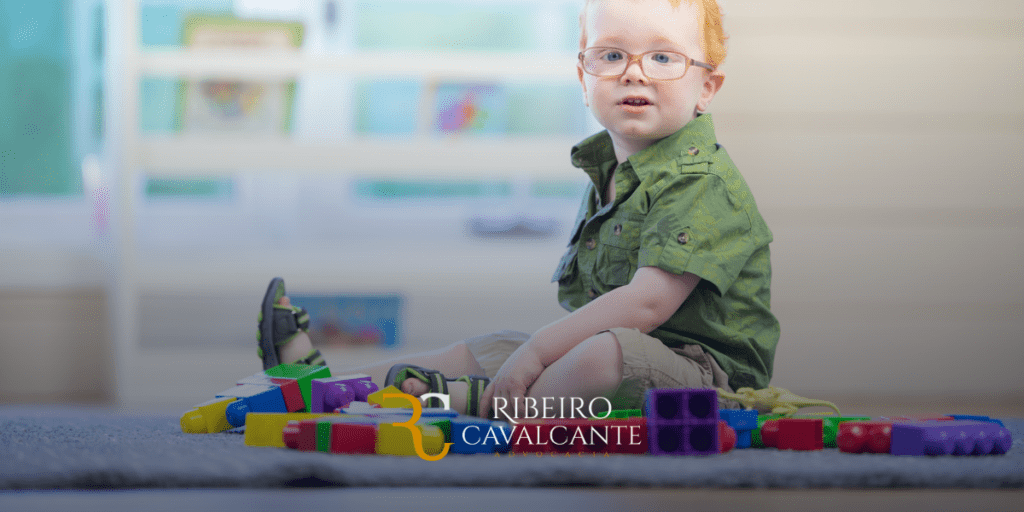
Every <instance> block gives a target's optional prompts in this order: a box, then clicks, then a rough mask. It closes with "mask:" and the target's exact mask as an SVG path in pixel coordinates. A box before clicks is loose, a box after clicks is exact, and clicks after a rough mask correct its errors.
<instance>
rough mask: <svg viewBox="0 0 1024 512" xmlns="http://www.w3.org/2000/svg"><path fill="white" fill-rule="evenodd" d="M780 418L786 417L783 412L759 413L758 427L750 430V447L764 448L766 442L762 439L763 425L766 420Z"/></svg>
mask: <svg viewBox="0 0 1024 512" xmlns="http://www.w3.org/2000/svg"><path fill="white" fill-rule="evenodd" d="M779 418H785V415H783V414H758V415H757V428H755V429H754V430H751V431H750V447H751V448H764V442H762V441H761V427H762V426H764V422H766V421H768V420H777V419H779Z"/></svg>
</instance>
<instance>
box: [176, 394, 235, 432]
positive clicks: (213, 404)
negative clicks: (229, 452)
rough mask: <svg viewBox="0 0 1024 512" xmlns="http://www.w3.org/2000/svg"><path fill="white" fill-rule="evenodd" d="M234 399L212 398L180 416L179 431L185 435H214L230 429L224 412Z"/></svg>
mask: <svg viewBox="0 0 1024 512" xmlns="http://www.w3.org/2000/svg"><path fill="white" fill-rule="evenodd" d="M236 400H238V399H237V398H235V397H221V398H214V399H213V400H209V401H206V402H203V403H201V404H199V405H197V406H195V407H193V408H192V409H190V410H188V411H186V412H185V414H183V415H182V416H181V431H182V432H184V433H186V434H215V433H217V432H223V431H225V430H229V429H231V428H232V426H231V424H230V423H228V420H227V416H226V415H225V413H224V411H225V410H226V409H227V408H228V405H230V404H231V403H232V402H234V401H236Z"/></svg>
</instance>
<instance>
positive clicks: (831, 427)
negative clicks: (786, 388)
mask: <svg viewBox="0 0 1024 512" xmlns="http://www.w3.org/2000/svg"><path fill="white" fill-rule="evenodd" d="M793 417H794V418H811V419H821V440H822V442H823V443H824V445H825V448H836V447H837V445H836V434H838V433H839V424H840V423H842V422H844V421H870V420H871V418H870V417H864V416H806V415H803V416H793Z"/></svg>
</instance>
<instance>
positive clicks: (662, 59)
mask: <svg viewBox="0 0 1024 512" xmlns="http://www.w3.org/2000/svg"><path fill="white" fill-rule="evenodd" d="M651 60H653V61H654V62H657V63H658V64H668V63H670V62H672V61H674V60H675V59H673V58H672V56H671V55H669V54H667V53H653V54H651Z"/></svg>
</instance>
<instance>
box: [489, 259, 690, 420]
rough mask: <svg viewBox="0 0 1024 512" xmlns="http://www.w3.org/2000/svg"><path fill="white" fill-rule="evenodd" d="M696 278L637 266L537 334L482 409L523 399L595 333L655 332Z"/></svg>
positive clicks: (507, 366)
mask: <svg viewBox="0 0 1024 512" xmlns="http://www.w3.org/2000/svg"><path fill="white" fill-rule="evenodd" d="M698 282H700V277H698V276H696V275H694V274H691V273H689V272H686V273H684V274H683V275H676V274H672V273H669V272H666V271H664V270H662V269H660V268H657V267H641V268H639V269H637V271H636V274H634V276H633V279H632V280H631V281H630V282H629V284H627V285H625V286H621V287H619V288H616V289H614V290H612V291H610V292H608V293H606V294H604V295H601V296H600V297H597V298H596V299H594V300H593V301H591V302H590V303H589V304H587V305H586V306H583V307H582V308H580V309H577V310H576V311H574V312H572V313H571V314H569V315H567V316H565V317H563V318H561V319H560V320H557V321H555V322H553V323H551V324H549V325H547V326H545V327H543V328H541V329H540V330H538V331H537V332H535V333H534V334H533V336H531V337H530V339H529V341H527V342H526V343H525V344H523V345H522V346H521V347H519V349H518V350H516V351H515V352H514V353H512V355H511V356H510V357H509V358H508V360H507V361H505V363H504V364H503V365H502V366H501V368H500V369H499V370H498V374H497V375H495V377H494V379H493V381H492V382H491V384H490V385H489V386H488V389H487V391H485V392H484V395H483V399H484V402H483V404H482V405H483V406H482V407H481V410H485V413H486V410H488V409H490V405H491V403H492V398H494V397H500V398H505V399H507V400H508V401H509V402H508V403H512V400H513V399H514V398H520V399H522V398H523V397H524V396H525V395H526V391H527V390H528V389H529V388H530V386H531V385H532V384H533V383H534V381H536V380H537V377H538V376H540V374H541V372H542V371H543V370H544V368H546V367H547V366H549V365H551V363H553V362H555V361H557V360H558V359H559V358H561V357H562V356H564V355H565V354H566V353H567V352H569V350H571V349H572V348H573V347H575V346H576V345H579V344H580V343H582V342H583V341H584V340H586V339H587V338H589V337H591V336H593V335H595V334H597V333H598V332H601V331H603V330H606V329H611V328H613V327H629V328H636V329H639V330H640V331H641V332H643V333H649V332H651V331H653V330H654V329H655V328H657V327H658V326H659V325H661V324H663V323H665V321H667V320H668V319H669V318H670V317H671V316H672V314H674V313H675V312H676V311H677V310H678V309H679V307H680V306H681V305H682V304H683V301H684V300H686V297H688V296H689V295H690V292H691V291H693V289H694V287H696V286H697V283H698Z"/></svg>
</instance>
